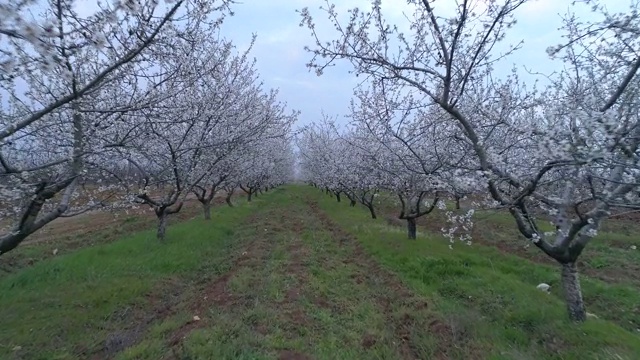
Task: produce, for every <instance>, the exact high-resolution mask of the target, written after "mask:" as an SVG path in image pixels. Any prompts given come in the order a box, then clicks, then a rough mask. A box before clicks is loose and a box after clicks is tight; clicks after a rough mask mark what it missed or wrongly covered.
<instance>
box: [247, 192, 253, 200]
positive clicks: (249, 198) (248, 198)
mask: <svg viewBox="0 0 640 360" xmlns="http://www.w3.org/2000/svg"><path fill="white" fill-rule="evenodd" d="M251 195H253V190H249V194H248V195H247V202H251Z"/></svg>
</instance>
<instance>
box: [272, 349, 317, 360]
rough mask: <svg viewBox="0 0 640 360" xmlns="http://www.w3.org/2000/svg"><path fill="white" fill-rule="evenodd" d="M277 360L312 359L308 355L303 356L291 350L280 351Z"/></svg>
mask: <svg viewBox="0 0 640 360" xmlns="http://www.w3.org/2000/svg"><path fill="white" fill-rule="evenodd" d="M278 359H279V360H312V359H313V358H312V357H311V356H309V355H305V354H302V353H299V352H296V351H291V350H283V351H280V354H279V355H278Z"/></svg>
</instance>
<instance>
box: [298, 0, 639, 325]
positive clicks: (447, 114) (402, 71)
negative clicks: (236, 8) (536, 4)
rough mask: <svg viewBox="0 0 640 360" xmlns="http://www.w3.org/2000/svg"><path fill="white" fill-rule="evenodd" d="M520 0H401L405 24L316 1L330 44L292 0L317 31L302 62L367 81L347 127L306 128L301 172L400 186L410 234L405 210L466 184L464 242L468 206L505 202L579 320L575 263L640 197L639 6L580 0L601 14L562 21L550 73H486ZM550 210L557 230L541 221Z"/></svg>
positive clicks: (422, 210)
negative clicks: (612, 8)
mask: <svg viewBox="0 0 640 360" xmlns="http://www.w3.org/2000/svg"><path fill="white" fill-rule="evenodd" d="M527 2H528V1H527V0H499V1H489V2H487V1H473V0H464V1H458V2H456V3H455V5H454V8H453V9H452V12H451V14H449V15H445V14H444V13H442V12H439V11H436V9H434V1H430V0H423V1H410V2H409V6H410V7H411V8H412V9H413V12H410V13H407V14H405V15H406V21H407V23H406V24H390V23H387V22H386V20H385V16H384V11H382V4H381V1H372V7H371V9H370V10H369V11H367V12H363V11H361V10H358V9H354V10H351V11H350V13H349V14H348V16H347V17H346V20H345V21H344V22H343V21H342V20H341V19H342V18H341V16H342V15H343V14H338V13H337V10H336V9H337V8H336V7H335V6H334V5H332V4H331V3H329V2H327V4H326V6H325V7H323V8H321V10H320V12H321V13H323V14H324V15H326V20H325V21H328V22H329V23H330V24H331V25H333V26H332V28H334V29H336V30H337V38H335V39H334V40H330V39H329V41H327V39H325V38H323V37H322V36H321V35H320V34H318V33H317V30H316V29H317V27H316V26H315V25H316V23H315V20H314V18H312V15H313V14H312V12H311V11H310V10H308V9H303V10H302V11H301V16H302V22H301V26H306V27H308V28H309V29H310V31H311V32H312V34H313V36H314V38H315V39H316V43H315V44H314V46H312V47H310V48H309V49H308V50H309V51H310V53H311V54H312V55H313V59H312V61H311V62H310V63H309V66H310V67H311V68H312V69H315V70H316V71H317V72H318V74H319V75H321V74H322V72H323V71H324V70H326V69H327V67H328V66H330V65H332V64H333V63H334V62H338V61H346V62H348V63H350V64H351V66H352V69H353V72H355V73H356V74H357V75H361V77H363V78H365V79H366V80H365V81H364V82H363V83H362V85H361V86H359V87H358V88H357V89H356V90H355V96H354V100H353V102H352V105H351V114H350V117H351V122H350V127H349V129H348V130H347V131H342V132H340V133H338V132H337V131H336V130H335V129H333V128H332V126H331V124H330V122H326V123H325V125H322V126H318V127H316V128H312V129H310V130H309V131H307V132H306V133H305V134H304V136H303V137H301V139H300V147H301V151H302V153H303V158H302V169H303V174H304V176H305V178H306V180H308V181H310V182H312V183H313V184H315V185H317V186H320V187H323V188H325V189H326V190H327V191H333V192H334V193H335V194H347V196H349V197H350V198H353V199H355V200H356V201H360V202H362V203H364V204H365V205H367V204H370V199H371V195H372V194H375V193H376V191H382V190H384V191H387V192H392V193H395V194H396V195H397V196H398V197H399V203H400V204H401V207H402V210H401V216H400V217H401V218H404V219H406V220H407V223H408V227H409V237H415V218H416V217H419V216H422V215H425V214H427V213H429V212H430V211H433V210H434V209H437V208H438V204H439V200H440V199H442V198H450V199H453V200H455V199H459V198H460V197H463V196H465V195H467V194H473V196H472V198H473V199H474V201H475V202H473V201H470V202H468V207H469V209H466V210H465V211H460V212H457V213H455V215H453V216H452V217H450V219H451V220H454V224H450V226H448V227H450V228H451V230H449V231H448V235H449V236H454V235H455V236H458V235H457V234H459V236H460V237H461V238H462V239H464V240H468V235H467V233H468V231H466V230H468V227H469V226H470V218H471V215H472V211H468V210H473V208H474V207H477V206H485V207H487V206H490V207H493V208H499V209H503V210H504V211H506V212H508V213H509V214H511V216H512V217H513V221H514V226H516V227H517V228H518V230H519V231H520V233H521V234H522V236H523V237H525V238H527V239H529V240H530V241H531V242H532V243H533V244H535V246H537V248H539V249H540V251H542V252H543V253H544V254H546V255H548V256H549V257H551V258H553V259H554V260H556V261H557V262H558V263H559V264H560V266H561V272H562V274H561V275H562V276H561V278H562V284H563V289H564V294H565V299H566V304H567V309H568V313H569V315H570V318H571V319H573V320H576V321H583V320H585V318H586V310H585V306H584V303H583V299H582V293H581V290H580V283H579V280H578V275H577V269H576V261H577V259H578V257H579V256H580V254H581V253H582V251H583V250H584V249H585V247H586V246H587V245H588V244H589V242H590V241H591V240H592V239H593V238H594V236H595V235H596V233H597V230H598V228H599V227H600V225H601V224H602V222H603V221H605V220H606V219H607V217H609V216H611V214H612V212H615V211H621V210H624V209H628V210H635V209H638V207H639V206H640V197H639V194H640V186H639V184H640V168H639V166H640V156H639V155H640V149H639V145H640V116H639V115H640V114H639V112H638V111H639V109H640V108H639V105H640V104H639V102H638V101H639V100H638V99H640V97H639V95H640V86H639V85H640V83H639V82H640V80H639V78H638V76H637V74H636V72H637V70H638V68H639V67H640V56H639V55H638V52H639V51H640V37H638V33H640V18H639V16H640V15H639V12H638V3H637V2H633V4H632V5H631V9H629V11H628V12H626V13H623V14H613V13H609V12H607V10H606V8H605V7H604V6H601V5H600V4H599V3H598V2H597V1H583V2H586V3H588V6H589V7H590V8H591V11H592V15H591V18H592V19H596V20H594V21H591V22H587V21H584V20H582V21H581V20H580V19H578V18H576V17H575V16H567V17H565V18H564V32H563V33H559V37H558V38H559V39H560V38H561V37H560V35H563V36H564V37H562V39H563V40H564V43H563V44H561V45H559V46H555V47H551V48H549V51H548V52H549V55H550V56H551V57H552V58H554V59H555V60H556V61H557V63H558V71H556V72H555V73H554V74H551V75H548V76H545V77H544V79H543V82H542V83H544V84H546V85H545V86H543V88H542V89H540V86H539V88H538V89H536V88H535V86H533V87H532V86H529V87H527V86H525V84H524V83H523V81H522V80H521V79H520V78H519V77H518V72H517V71H516V70H514V71H513V72H512V73H511V74H510V75H508V76H502V77H501V76H499V74H498V73H497V72H496V67H497V66H499V64H504V63H505V62H504V61H503V59H504V58H505V57H507V56H508V55H509V54H510V53H511V52H512V50H513V48H510V49H509V50H507V51H503V52H502V53H501V52H499V51H498V50H497V49H499V48H500V47H501V46H499V45H496V44H498V43H500V41H501V40H503V39H504V38H505V34H506V33H508V32H509V29H510V28H511V26H512V25H513V24H514V23H515V20H516V19H517V17H518V16H525V14H523V13H521V12H519V11H520V10H521V8H523V5H525V4H526V3H527ZM436 3H438V4H439V3H440V2H436ZM451 5H453V4H451ZM438 6H439V7H442V6H444V5H443V4H440V5H438ZM402 25H405V26H402ZM401 28H406V29H409V30H408V33H402V32H401V31H400V30H399V29H401ZM502 48H503V49H504V48H505V47H504V46H502ZM476 200H477V201H476ZM440 207H442V206H440ZM372 214H374V212H373V210H372ZM548 221H551V222H552V223H553V224H554V225H555V230H554V231H544V230H542V229H543V228H544V227H543V226H541V224H542V223H543V222H548Z"/></svg>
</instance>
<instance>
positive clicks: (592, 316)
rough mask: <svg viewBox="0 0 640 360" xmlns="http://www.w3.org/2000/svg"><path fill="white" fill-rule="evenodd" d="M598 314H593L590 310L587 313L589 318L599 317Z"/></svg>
mask: <svg viewBox="0 0 640 360" xmlns="http://www.w3.org/2000/svg"><path fill="white" fill-rule="evenodd" d="M597 318H598V315H596V314H592V313H590V312H588V313H587V319H597Z"/></svg>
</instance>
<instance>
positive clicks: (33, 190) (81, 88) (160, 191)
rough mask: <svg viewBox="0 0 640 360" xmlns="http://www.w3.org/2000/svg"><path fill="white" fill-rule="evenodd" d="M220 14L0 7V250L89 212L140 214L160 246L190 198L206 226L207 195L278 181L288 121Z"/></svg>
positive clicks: (51, 4) (218, 9)
mask: <svg viewBox="0 0 640 360" xmlns="http://www.w3.org/2000/svg"><path fill="white" fill-rule="evenodd" d="M228 6H229V4H228V2H227V1H226V0H217V1H216V0H180V1H168V0H167V1H164V2H159V1H154V0H148V1H146V0H126V1H125V0H123V1H113V2H98V3H94V4H88V3H85V2H83V1H69V0H49V1H46V2H45V3H42V2H32V1H18V0H9V1H8V2H3V3H2V4H0V15H1V17H2V20H0V42H2V48H1V49H0V69H1V70H0V94H1V100H2V110H1V111H0V203H1V205H0V217H1V222H2V226H3V230H2V231H3V232H2V234H0V254H3V253H6V252H7V251H10V250H12V249H14V248H15V247H16V246H18V245H19V244H20V243H21V242H22V241H23V240H25V239H26V238H28V237H29V236H30V235H31V234H33V233H34V232H36V231H38V230H39V229H41V228H42V227H43V226H45V225H46V224H48V223H49V222H51V221H53V220H55V219H56V218H59V217H63V216H73V215H76V214H79V213H82V212H86V211H91V210H94V209H98V208H111V209H113V208H118V207H126V206H132V205H133V206H140V205H142V206H149V207H151V208H152V209H153V211H154V212H155V214H156V215H157V218H158V231H157V235H158V237H159V238H163V237H164V235H165V228H166V223H167V217H168V216H169V215H170V214H173V213H176V212H178V211H180V209H181V207H182V204H183V202H184V201H185V199H186V197H187V196H188V195H190V194H193V195H195V197H196V198H197V199H198V200H199V201H200V203H202V207H203V212H204V216H205V217H206V218H210V207H211V202H212V199H213V197H214V195H215V193H216V192H217V191H218V190H225V191H226V192H227V194H229V195H228V198H227V201H228V202H229V204H231V202H230V201H229V197H230V194H232V193H233V191H234V190H235V189H236V188H240V187H242V188H243V189H246V190H247V191H248V192H249V194H250V195H251V194H253V193H254V192H256V191H258V190H260V189H263V188H265V187H271V186H275V185H278V184H280V183H282V182H285V181H287V180H288V178H289V176H290V174H291V172H292V167H293V160H294V159H293V155H292V154H293V152H292V149H291V146H290V144H289V138H290V135H289V134H290V130H291V126H292V124H293V122H294V121H295V119H296V117H297V113H296V112H294V111H288V110H287V109H286V104H284V103H282V102H280V101H278V99H277V95H278V94H277V91H274V90H268V89H265V88H264V87H263V85H262V83H261V81H260V79H259V77H258V74H257V73H256V70H255V64H254V60H253V59H252V58H250V57H249V50H246V51H245V52H240V51H238V50H237V49H236V48H235V47H234V46H233V44H232V43H231V42H230V41H227V40H224V39H222V38H221V37H220V35H219V26H220V24H221V23H222V20H223V19H224V17H225V15H227V14H228V13H229V12H230V10H229V8H228ZM87 7H88V8H89V9H91V11H90V13H88V14H87V10H86V9H87ZM136 204H137V205H136Z"/></svg>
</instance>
